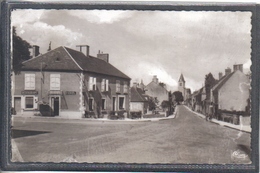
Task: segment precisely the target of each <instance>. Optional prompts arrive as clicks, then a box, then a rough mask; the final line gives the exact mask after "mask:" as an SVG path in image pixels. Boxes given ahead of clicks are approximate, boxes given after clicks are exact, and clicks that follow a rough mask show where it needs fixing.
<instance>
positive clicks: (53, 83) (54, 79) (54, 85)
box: [50, 74, 60, 90]
mask: <svg viewBox="0 0 260 173" xmlns="http://www.w3.org/2000/svg"><path fill="white" fill-rule="evenodd" d="M50 89H51V90H60V74H51V75H50Z"/></svg>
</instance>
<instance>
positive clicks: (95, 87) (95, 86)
mask: <svg viewBox="0 0 260 173" xmlns="http://www.w3.org/2000/svg"><path fill="white" fill-rule="evenodd" d="M96 82H97V81H96V78H95V77H94V90H96V89H97V83H96Z"/></svg>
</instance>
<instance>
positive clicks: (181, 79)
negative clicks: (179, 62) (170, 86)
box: [179, 74, 185, 82]
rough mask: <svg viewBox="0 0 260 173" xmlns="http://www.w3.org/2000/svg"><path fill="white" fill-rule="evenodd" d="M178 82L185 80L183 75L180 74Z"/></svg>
mask: <svg viewBox="0 0 260 173" xmlns="http://www.w3.org/2000/svg"><path fill="white" fill-rule="evenodd" d="M179 82H185V80H184V77H183V75H182V74H181V76H180V79H179Z"/></svg>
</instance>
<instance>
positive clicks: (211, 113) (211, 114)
mask: <svg viewBox="0 0 260 173" xmlns="http://www.w3.org/2000/svg"><path fill="white" fill-rule="evenodd" d="M212 116H213V102H211V103H210V105H209V120H211V119H212Z"/></svg>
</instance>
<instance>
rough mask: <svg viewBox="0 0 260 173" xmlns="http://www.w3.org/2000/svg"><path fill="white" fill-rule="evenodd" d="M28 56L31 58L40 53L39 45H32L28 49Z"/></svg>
mask: <svg viewBox="0 0 260 173" xmlns="http://www.w3.org/2000/svg"><path fill="white" fill-rule="evenodd" d="M29 51H30V56H32V58H35V57H36V56H38V55H39V54H40V47H39V46H37V45H33V46H32V47H31V48H30V49H29Z"/></svg>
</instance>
